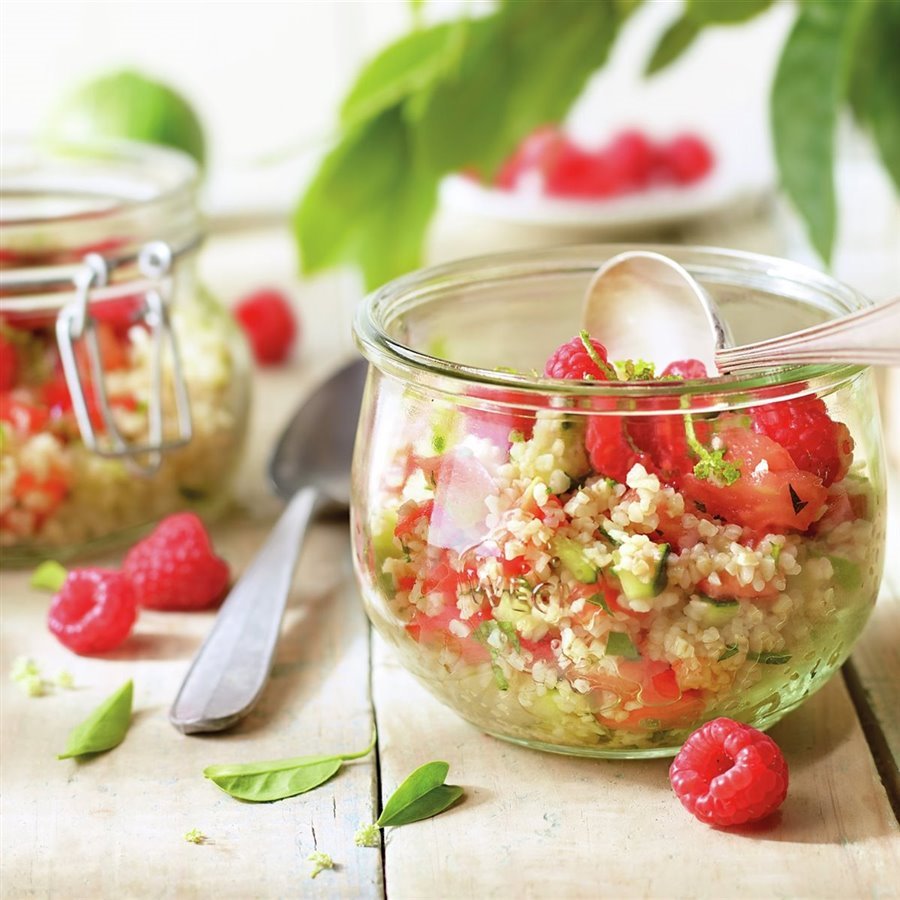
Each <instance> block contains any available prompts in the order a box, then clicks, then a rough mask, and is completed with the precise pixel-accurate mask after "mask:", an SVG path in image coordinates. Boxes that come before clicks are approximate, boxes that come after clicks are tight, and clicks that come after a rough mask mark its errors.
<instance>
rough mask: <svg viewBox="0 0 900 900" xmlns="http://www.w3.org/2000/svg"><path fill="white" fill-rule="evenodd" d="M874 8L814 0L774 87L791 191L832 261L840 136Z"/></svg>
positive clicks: (779, 144)
mask: <svg viewBox="0 0 900 900" xmlns="http://www.w3.org/2000/svg"><path fill="white" fill-rule="evenodd" d="M868 11H869V4H868V3H866V2H853V3H843V2H841V3H838V2H833V0H807V2H806V3H804V4H803V5H802V6H801V7H800V14H799V16H798V17H797V21H796V22H795V23H794V27H793V29H792V30H791V33H790V35H789V36H788V39H787V43H786V44H785V47H784V51H783V52H782V54H781V59H780V61H779V64H778V70H777V72H776V74H775V82H774V85H773V88H772V100H771V116H772V133H773V138H774V142H775V156H776V159H777V160H778V168H779V171H780V173H781V181H782V184H783V186H784V189H785V191H786V192H787V194H788V196H789V197H790V198H791V200H792V201H793V203H794V206H795V207H796V208H797V211H798V212H799V214H800V216H801V217H802V218H803V220H804V221H805V223H806V226H807V230H808V232H809V237H810V240H811V241H812V244H813V246H814V247H815V249H816V250H817V251H818V253H819V254H820V255H821V256H822V258H823V259H824V260H825V261H826V262H827V261H828V260H830V258H831V251H832V248H833V246H834V237H835V220H836V208H835V192H834V176H833V168H834V131H835V125H836V122H837V115H838V110H839V107H840V104H841V101H842V100H843V98H844V95H845V91H846V88H847V83H848V77H849V68H850V57H851V54H852V52H853V49H854V45H855V42H856V38H857V35H858V31H859V27H860V24H861V23H862V21H864V18H865V15H866V13H867V12H868Z"/></svg>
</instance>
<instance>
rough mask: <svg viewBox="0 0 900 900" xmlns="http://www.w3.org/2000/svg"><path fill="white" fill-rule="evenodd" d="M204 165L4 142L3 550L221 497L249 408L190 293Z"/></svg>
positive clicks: (227, 327) (136, 523)
mask: <svg viewBox="0 0 900 900" xmlns="http://www.w3.org/2000/svg"><path fill="white" fill-rule="evenodd" d="M197 182H198V173H197V168H196V165H195V164H194V163H193V161H191V160H190V159H189V158H188V157H187V156H184V155H182V154H180V153H178V152H175V151H171V150H164V149H160V148H152V147H148V146H144V145H139V144H130V143H124V142H116V143H114V144H112V143H111V144H102V145H96V146H94V145H92V146H90V147H65V148H53V149H47V148H43V147H40V146H38V145H35V144H32V143H28V142H22V141H12V142H6V141H5V142H4V146H3V166H2V174H0V186H2V198H0V553H2V559H3V562H4V564H17V563H18V564H25V563H29V562H32V561H34V560H35V559H38V558H42V557H46V556H53V557H54V558H67V557H72V556H76V555H80V554H82V553H85V552H88V551H92V550H95V549H99V548H100V547H103V546H105V545H107V544H109V543H111V542H118V541H119V540H125V539H128V538H129V537H130V536H133V533H134V532H135V531H137V530H140V529H141V528H143V527H145V526H147V525H148V524H150V523H152V522H153V521H155V520H156V519H158V518H159V517H161V516H163V515H166V514H168V513H170V512H173V511H175V510H178V509H186V508H190V509H195V510H197V511H198V512H201V513H203V514H212V513H214V512H216V511H217V510H218V509H220V508H221V507H222V506H223V504H224V501H225V500H226V498H227V490H228V485H229V481H230V478H231V475H232V473H233V471H234V469H235V466H236V463H237V462H238V458H239V455H240V451H241V444H242V440H243V435H244V432H245V424H246V418H247V411H248V404H249V361H248V357H247V353H246V348H245V345H244V342H243V338H242V336H241V334H240V332H239V330H238V329H237V327H236V326H235V324H234V322H233V320H232V318H231V316H230V315H229V314H228V312H227V311H226V310H225V309H224V307H222V306H221V305H220V304H219V303H218V302H217V301H216V300H215V299H214V298H212V297H211V296H210V295H209V294H208V293H207V292H206V291H205V290H204V288H203V286H202V285H201V284H200V283H199V282H198V280H197V277H196V272H195V257H196V252H197V249H198V248H199V245H200V242H201V239H202V223H201V220H200V216H199V212H198V209H197V198H196V192H197Z"/></svg>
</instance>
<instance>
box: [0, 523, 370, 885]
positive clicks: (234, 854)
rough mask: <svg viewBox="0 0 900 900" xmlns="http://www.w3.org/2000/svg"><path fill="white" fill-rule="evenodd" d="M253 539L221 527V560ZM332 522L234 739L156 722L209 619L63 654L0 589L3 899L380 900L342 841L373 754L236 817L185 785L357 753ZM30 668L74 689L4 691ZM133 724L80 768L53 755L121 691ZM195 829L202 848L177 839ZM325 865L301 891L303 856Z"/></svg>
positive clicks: (153, 627) (15, 592) (208, 793)
mask: <svg viewBox="0 0 900 900" xmlns="http://www.w3.org/2000/svg"><path fill="white" fill-rule="evenodd" d="M265 530H266V528H265V526H262V525H259V526H255V527H253V526H251V527H246V526H235V525H232V526H224V527H223V528H222V529H220V531H221V540H220V542H219V543H220V546H221V547H222V549H223V551H224V552H225V553H226V555H228V556H229V557H230V558H232V559H235V558H236V557H237V556H243V557H246V556H248V555H249V554H250V552H252V550H253V548H254V547H255V546H256V545H257V544H258V542H259V541H260V540H261V539H262V537H263V535H264V532H265ZM347 543H348V541H347V535H346V526H345V525H328V526H318V527H316V528H315V529H314V530H313V532H312V534H311V535H310V540H309V543H308V545H307V547H306V549H305V551H304V553H303V558H302V560H301V565H300V567H299V570H300V572H301V573H302V577H301V579H300V582H299V583H298V585H297V586H296V589H295V591H294V594H293V597H292V601H291V606H290V608H289V610H288V614H287V617H286V620H285V628H284V632H283V639H282V641H281V644H280V646H279V650H278V655H277V661H276V665H275V669H274V673H273V679H272V681H271V683H270V684H269V686H268V688H267V690H266V692H265V694H264V696H263V698H262V700H261V703H260V706H259V707H258V708H257V709H256V710H255V711H254V712H253V713H252V714H251V716H250V718H248V719H247V720H246V721H245V722H244V723H242V725H241V726H240V727H239V728H238V729H237V730H236V731H234V732H232V733H229V734H227V735H220V736H215V737H206V738H197V737H185V736H183V735H181V734H178V733H177V732H176V731H175V730H174V729H173V728H172V727H171V726H170V725H169V723H168V721H167V720H166V712H167V709H168V706H169V704H170V703H171V700H172V698H173V697H174V694H175V692H176V690H177V687H178V685H179V683H180V680H181V678H182V676H183V674H184V672H185V670H186V666H187V663H188V660H189V659H190V657H191V655H192V654H193V652H194V650H195V648H196V647H197V645H198V643H199V641H200V640H201V637H202V635H203V634H205V632H206V631H207V629H208V628H209V625H210V624H211V621H212V615H211V614H198V615H176V614H164V613H147V614H145V615H143V616H142V617H141V621H140V623H139V624H138V627H137V630H136V633H135V634H134V635H133V636H132V638H131V639H129V641H128V642H127V643H126V644H125V645H123V647H122V649H121V650H120V651H118V652H116V653H114V654H111V655H110V656H109V657H107V658H103V659H86V658H74V657H72V655H71V654H69V653H68V652H67V651H65V650H64V649H63V648H62V647H60V646H59V645H58V644H57V643H56V642H55V640H54V639H53V638H52V637H51V636H50V635H49V634H48V633H47V632H46V629H45V628H44V626H43V616H44V608H45V605H46V600H45V599H44V598H43V597H41V596H39V595H36V593H35V592H33V591H30V590H29V589H27V588H26V587H25V586H24V585H25V576H24V575H23V574H21V573H19V574H5V575H4V576H3V579H4V580H3V622H4V628H3V635H2V644H0V647H2V659H3V669H4V678H3V686H2V705H3V729H2V744H0V758H2V760H3V766H2V817H3V829H2V831H3V838H2V841H3V848H2V850H3V853H2V855H3V895H4V897H10V898H13V897H25V896H39V897H55V896H59V897H91V898H95V897H98V898H99V897H124V896H147V895H152V896H160V897H175V896H177V897H179V898H182V897H183V898H191V897H210V896H220V897H236V898H251V897H280V896H296V895H297V894H299V893H302V894H303V895H304V896H310V897H315V896H321V897H379V896H381V894H382V890H381V860H380V851H379V850H375V849H365V850H363V849H360V848H357V847H356V846H355V845H354V843H353V834H354V832H355V831H356V829H357V827H358V825H359V824H360V822H371V821H372V820H373V819H374V818H375V816H376V815H377V813H376V812H375V802H376V793H375V784H376V763H375V759H374V756H370V757H369V758H367V759H364V760H360V761H358V762H354V763H350V764H348V765H347V766H346V767H345V769H344V770H343V771H342V772H340V773H339V774H338V776H337V777H336V778H335V779H334V780H333V781H332V782H330V783H329V784H328V785H325V786H323V787H322V788H320V789H318V790H317V791H314V792H312V793H310V794H307V795H305V796H302V797H296V798H292V799H289V800H285V801H281V802H279V803H273V804H248V803H241V802H240V801H237V800H234V799H232V798H231V797H228V796H227V795H226V794H224V793H222V792H221V791H219V790H218V789H217V788H216V787H215V786H214V785H213V784H212V783H210V782H208V781H206V780H205V779H204V778H203V777H202V774H201V773H202V770H203V768H204V767H205V766H206V765H209V764H211V763H217V762H243V761H251V760H261V759H272V758H279V757H285V756H295V755H305V754H318V753H328V752H346V751H351V750H356V749H362V748H363V747H365V746H366V744H367V742H368V741H369V737H370V734H371V730H372V727H373V721H372V714H371V705H370V702H369V687H368V675H369V663H368V628H367V624H366V622H365V620H364V617H363V614H362V611H361V609H360V608H359V603H358V600H357V598H356V596H355V592H354V591H353V590H350V591H348V590H347V588H348V585H349V584H350V581H349V579H348V575H349V572H348V564H347V561H348V554H347ZM22 653H24V654H29V655H32V656H34V657H35V658H36V659H37V660H39V661H40V662H41V663H43V664H44V665H45V666H46V669H47V671H48V672H51V673H52V672H55V671H58V670H59V669H60V668H63V667H66V668H68V669H69V670H70V671H71V672H72V673H73V674H74V676H75V680H76V683H77V684H78V686H79V687H78V690H76V691H74V692H58V693H56V694H55V695H53V696H46V697H40V698H28V697H26V696H25V695H24V694H23V693H22V692H21V691H20V690H19V689H18V688H17V687H16V686H15V685H13V684H11V683H10V681H9V679H8V678H7V677H6V673H7V672H8V670H9V666H10V664H11V660H12V658H13V657H15V656H17V655H19V654H22ZM129 677H131V678H133V679H134V683H135V716H134V722H133V725H132V728H131V731H130V732H129V734H128V736H127V738H126V740H125V742H124V743H123V744H122V745H121V746H120V747H119V748H117V749H116V750H114V751H112V752H111V753H109V754H106V755H103V756H101V757H98V758H96V759H94V760H92V761H90V762H87V763H78V762H75V761H72V760H67V761H57V760H56V759H55V758H54V755H55V753H56V752H58V751H59V750H60V749H61V747H62V746H63V743H64V741H65V737H66V735H67V733H68V731H69V729H70V728H71V727H72V726H74V725H75V724H77V723H78V722H79V721H80V720H81V719H83V718H84V716H85V715H87V713H88V712H90V710H91V709H93V708H94V706H95V705H96V704H97V703H98V702H99V701H100V700H101V699H102V698H103V697H104V696H106V695H107V694H109V693H110V692H111V691H112V690H113V689H114V688H115V687H116V686H118V685H119V684H121V683H122V682H124V681H125V680H126V679H127V678H129ZM195 827H196V828H199V829H200V830H201V831H203V832H204V833H205V834H206V835H208V836H209V838H210V843H209V844H207V845H204V846H195V845H192V844H189V843H187V842H186V841H185V840H184V839H183V835H184V833H185V832H187V831H188V830H189V829H191V828H195ZM316 848H318V849H321V850H324V851H325V852H328V853H330V854H331V855H332V856H333V858H334V860H335V862H336V864H337V865H338V866H339V868H338V869H337V870H336V871H334V872H324V873H322V874H321V875H320V876H319V877H318V878H317V879H316V880H315V881H310V880H309V878H308V873H309V868H310V865H309V863H308V862H307V856H308V855H309V853H310V852H312V851H313V850H314V849H316Z"/></svg>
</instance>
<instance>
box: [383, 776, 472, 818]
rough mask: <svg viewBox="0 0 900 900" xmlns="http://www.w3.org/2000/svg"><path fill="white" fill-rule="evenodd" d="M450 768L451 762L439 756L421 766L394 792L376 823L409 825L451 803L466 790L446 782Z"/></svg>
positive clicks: (429, 816)
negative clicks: (442, 759)
mask: <svg viewBox="0 0 900 900" xmlns="http://www.w3.org/2000/svg"><path fill="white" fill-rule="evenodd" d="M449 771H450V766H449V765H448V764H447V763H445V762H442V761H440V760H438V761H435V762H430V763H425V765H424V766H420V767H419V768H418V769H416V770H415V772H413V773H412V774H411V775H410V776H409V777H408V778H407V779H406V780H405V781H404V782H403V783H402V784H401V785H400V786H399V787H398V788H397V790H396V791H394V793H393V794H391V797H390V799H389V800H388V802H387V803H385V805H384V809H383V810H382V812H381V815H380V816H379V817H378V821H377V822H376V823H375V824H376V825H378V826H380V827H381V828H387V827H388V826H398V825H409V824H411V823H413V822H419V821H421V820H422V819H430V818H431V817H432V816H436V815H437V814H438V813H441V812H443V811H444V810H445V809H447V808H448V807H450V806H452V805H453V804H454V803H455V802H456V801H457V800H459V798H460V797H462V795H463V793H464V791H463V789H462V788H461V787H459V786H457V785H455V784H444V780H445V779H446V777H447V773H448V772H449Z"/></svg>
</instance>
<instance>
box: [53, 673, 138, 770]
mask: <svg viewBox="0 0 900 900" xmlns="http://www.w3.org/2000/svg"><path fill="white" fill-rule="evenodd" d="M133 696H134V685H133V684H132V682H131V680H130V679H129V680H128V681H126V682H125V684H123V685H122V687H120V688H119V689H118V690H117V691H116V692H115V693H114V694H112V695H110V696H109V697H107V698H106V700H104V701H103V702H102V703H101V704H100V705H99V706H98V707H97V708H96V709H95V710H94V711H93V712H92V713H91V714H90V715H89V716H88V717H87V718H86V719H85V720H84V721H83V722H82V723H81V724H80V725H79V726H78V727H77V728H75V729H73V731H72V733H71V734H70V735H69V741H68V744H67V745H66V749H65V752H63V753H60V754H59V756H57V759H71V758H72V757H75V756H85V755H87V754H89V753H102V752H104V751H105V750H112V749H113V747H118V746H119V744H121V743H122V741H123V740H124V739H125V735H126V734H127V732H128V727H129V726H130V725H131V704H132V699H133Z"/></svg>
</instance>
